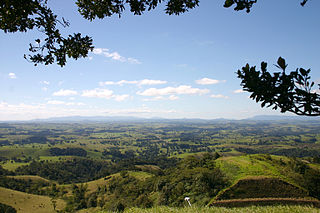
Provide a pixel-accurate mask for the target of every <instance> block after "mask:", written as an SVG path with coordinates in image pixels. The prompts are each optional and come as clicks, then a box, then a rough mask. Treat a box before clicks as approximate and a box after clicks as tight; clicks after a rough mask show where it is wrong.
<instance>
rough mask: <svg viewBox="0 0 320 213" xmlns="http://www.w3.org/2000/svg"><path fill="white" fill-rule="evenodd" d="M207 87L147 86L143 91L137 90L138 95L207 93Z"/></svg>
mask: <svg viewBox="0 0 320 213" xmlns="http://www.w3.org/2000/svg"><path fill="white" fill-rule="evenodd" d="M209 92H210V91H209V90H208V89H199V88H192V87H191V86H188V85H181V86H178V87H165V88H161V89H157V88H149V89H146V90H145V91H143V92H137V94H138V95H142V96H164V95H174V94H178V95H203V94H206V93H209Z"/></svg>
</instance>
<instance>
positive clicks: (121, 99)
mask: <svg viewBox="0 0 320 213" xmlns="http://www.w3.org/2000/svg"><path fill="white" fill-rule="evenodd" d="M129 97H130V96H129V95H114V96H113V98H114V99H115V100H116V101H124V100H126V99H127V98H129Z"/></svg>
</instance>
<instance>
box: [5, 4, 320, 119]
mask: <svg viewBox="0 0 320 213" xmlns="http://www.w3.org/2000/svg"><path fill="white" fill-rule="evenodd" d="M299 3H300V1H299V0H296V1H289V0H283V1H279V0H268V1H258V3H257V4H256V5H255V6H254V7H253V9H252V12H251V13H249V14H247V13H245V12H244V11H241V12H235V11H233V10H232V9H225V8H223V1H222V0H221V1H211V0H202V1H201V2H200V6H199V7H197V8H196V9H194V10H192V11H189V12H187V13H185V14H183V15H180V16H168V15H166V14H165V13H164V11H163V6H160V7H159V8H157V9H156V10H154V11H151V12H146V13H145V14H144V15H142V16H134V15H132V14H130V13H129V12H128V11H127V12H125V13H124V14H123V16H122V17H121V18H120V19H119V18H118V17H116V16H114V17H111V18H105V19H103V20H94V21H93V22H90V21H87V20H84V19H83V18H82V17H81V16H80V14H78V12H77V8H76V6H75V5H74V3H72V1H62V0H56V1H50V5H51V7H52V9H53V11H54V12H56V13H57V14H58V15H59V16H60V17H64V18H66V19H67V20H68V21H69V22H70V23H71V25H70V27H68V28H65V29H63V30H62V32H63V33H65V34H69V33H73V32H81V33H82V34H84V35H89V36H92V38H93V40H94V46H95V50H94V51H93V52H91V53H90V55H89V57H88V58H86V59H79V60H77V61H74V60H69V61H68V62H67V65H66V66H65V67H63V68H60V67H59V66H57V65H49V66H45V65H38V66H37V67H35V66H33V64H31V63H29V62H27V61H26V60H24V59H23V54H25V53H28V44H29V43H30V42H33V41H34V39H36V38H38V37H39V36H40V38H41V34H39V32H37V31H29V32H27V33H14V34H4V33H3V32H0V47H1V51H0V62H1V66H0V120H27V119H35V118H48V117H56V116H75V115H82V116H100V115H101V116H137V117H164V118H206V119H211V118H232V119H241V118H247V117H251V116H254V115H261V114H272V115H275V114H276V115H277V114H280V112H278V111H273V110H271V109H262V108H260V105H259V104H256V103H255V102H254V101H252V100H251V99H249V98H248V96H249V94H248V93H246V92H242V90H241V87H240V80H239V79H237V77H236V74H235V72H236V71H237V70H238V69H239V68H241V67H242V66H244V65H245V64H246V63H249V64H250V65H259V64H260V63H261V61H267V62H268V64H269V66H268V67H269V69H270V70H274V71H277V70H276V68H275V67H274V66H273V65H272V64H274V63H275V62H276V60H277V58H278V57H279V56H282V57H284V58H285V59H286V61H287V63H288V64H289V70H295V69H296V68H297V67H304V68H311V70H312V71H311V74H312V78H313V80H314V81H315V82H317V83H319V82H320V72H319V70H320V60H319V56H320V54H319V51H320V40H319V38H320V27H319V20H320V13H319V12H318V9H319V8H320V2H319V1H316V0H310V1H309V2H308V3H307V5H306V6H305V7H301V6H300V4H299ZM285 115H290V113H286V114H285Z"/></svg>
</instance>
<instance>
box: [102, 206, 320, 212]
mask: <svg viewBox="0 0 320 213" xmlns="http://www.w3.org/2000/svg"><path fill="white" fill-rule="evenodd" d="M97 212H99V213H109V212H108V211H97ZM124 212H125V213H200V212H201V213H202V212H204V213H307V212H308V213H319V212H320V210H319V209H317V208H314V207H311V206H285V205H280V206H263V207H262V206H251V207H245V208H224V207H184V208H174V207H165V206H160V207H154V208H150V209H140V208H130V209H126V210H125V211H124Z"/></svg>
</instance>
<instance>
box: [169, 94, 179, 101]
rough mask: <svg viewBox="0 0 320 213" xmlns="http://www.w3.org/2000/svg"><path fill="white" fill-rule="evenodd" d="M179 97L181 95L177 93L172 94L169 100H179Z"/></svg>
mask: <svg viewBox="0 0 320 213" xmlns="http://www.w3.org/2000/svg"><path fill="white" fill-rule="evenodd" d="M178 99H179V97H178V96H176V95H170V96H169V100H171V101H175V100H178Z"/></svg>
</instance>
